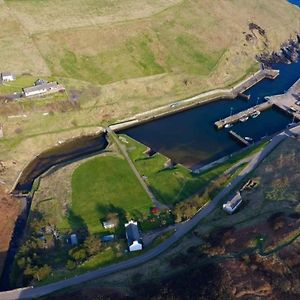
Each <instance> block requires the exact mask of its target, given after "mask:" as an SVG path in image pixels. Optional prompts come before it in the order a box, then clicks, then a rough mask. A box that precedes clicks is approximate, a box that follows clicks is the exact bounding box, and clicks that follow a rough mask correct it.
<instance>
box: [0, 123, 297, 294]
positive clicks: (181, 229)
mask: <svg viewBox="0 0 300 300" xmlns="http://www.w3.org/2000/svg"><path fill="white" fill-rule="evenodd" d="M298 131H299V132H300V126H299V129H298ZM287 136H288V135H287V134H286V133H280V134H279V135H277V136H275V137H274V138H273V139H272V141H271V142H270V143H269V144H268V145H267V146H266V147H265V148H264V149H263V150H262V151H261V152H259V153H257V154H256V155H254V156H253V158H252V160H251V161H250V162H249V164H248V166H247V167H246V168H245V169H243V170H242V172H241V173H240V174H239V176H238V177H236V178H235V179H234V180H233V181H232V182H231V183H230V184H229V185H228V186H227V187H225V188H224V189H223V190H222V191H221V192H220V193H219V194H218V195H217V196H216V197H215V198H214V199H213V200H212V201H211V202H210V203H209V204H208V205H206V206H205V207H203V208H202V209H201V210H200V211H199V212H198V213H197V214H196V215H195V216H194V217H193V218H192V219H190V220H189V221H187V222H185V223H182V224H178V225H177V226H176V228H177V230H176V232H175V233H174V234H173V235H172V236H171V237H170V238H169V239H167V240H166V241H164V242H162V243H161V244H160V245H158V246H157V247H156V248H153V249H151V250H149V251H147V252H145V253H144V254H141V255H140V256H137V257H134V258H132V259H130V260H127V261H123V262H120V263H116V264H113V265H109V266H107V267H103V268H101V269H98V270H95V271H92V272H87V273H84V274H82V275H79V276H77V277H74V278H70V279H66V280H62V281H59V282H56V283H52V284H49V285H45V286H41V287H36V288H33V287H28V288H24V289H19V290H11V291H8V292H2V293H0V300H15V299H32V298H36V297H40V296H44V295H47V294H50V293H53V292H55V291H58V290H60V289H64V288H67V287H70V286H74V285H77V284H81V283H84V282H87V281H89V280H92V279H96V278H100V277H104V276H106V275H109V274H113V273H116V272H119V271H122V270H126V269H129V268H133V267H136V266H138V265H140V264H143V263H145V262H147V261H149V260H151V259H153V258H155V257H157V256H158V255H159V254H161V253H162V252H163V251H165V250H167V249H168V248H169V247H170V246H172V245H173V244H174V243H175V242H177V241H178V240H179V239H181V238H182V237H183V236H184V235H185V234H187V233H188V232H189V231H190V230H191V229H193V228H194V227H195V226H196V225H197V224H198V223H199V221H200V220H202V219H203V218H205V217H206V216H207V215H208V214H209V213H211V212H212V211H213V210H214V209H215V208H216V207H217V205H218V204H219V203H220V201H221V200H222V199H224V197H225V196H226V195H227V194H228V193H230V192H231V191H232V190H233V189H234V188H235V187H236V186H237V185H238V184H240V182H241V181H242V180H243V179H244V178H245V177H246V176H247V175H248V174H249V173H250V172H252V171H253V170H254V169H255V168H256V166H257V165H258V164H259V163H260V162H261V161H262V160H263V159H264V158H265V157H266V156H267V155H268V154H269V153H270V152H271V151H272V150H273V149H274V148H275V147H276V146H277V145H278V144H279V143H280V142H281V141H283V140H284V139H285V138H286V137H287Z"/></svg>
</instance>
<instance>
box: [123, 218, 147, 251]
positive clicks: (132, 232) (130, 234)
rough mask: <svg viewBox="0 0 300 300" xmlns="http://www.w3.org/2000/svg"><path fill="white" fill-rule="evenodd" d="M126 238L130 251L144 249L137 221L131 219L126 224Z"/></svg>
mask: <svg viewBox="0 0 300 300" xmlns="http://www.w3.org/2000/svg"><path fill="white" fill-rule="evenodd" d="M125 229H126V238H127V243H128V248H129V251H130V252H132V251H140V250H142V249H143V243H142V238H141V236H140V232H139V228H138V225H137V222H134V221H130V222H128V223H126V224H125Z"/></svg>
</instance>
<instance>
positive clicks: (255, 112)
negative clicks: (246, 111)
mask: <svg viewBox="0 0 300 300" xmlns="http://www.w3.org/2000/svg"><path fill="white" fill-rule="evenodd" d="M259 115H260V111H258V110H256V111H254V112H253V113H252V114H251V118H253V119H255V118H257V117H258V116H259Z"/></svg>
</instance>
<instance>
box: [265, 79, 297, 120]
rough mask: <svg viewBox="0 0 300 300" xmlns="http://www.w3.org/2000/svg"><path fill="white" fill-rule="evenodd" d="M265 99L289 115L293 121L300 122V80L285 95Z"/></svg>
mask: <svg viewBox="0 0 300 300" xmlns="http://www.w3.org/2000/svg"><path fill="white" fill-rule="evenodd" d="M265 99H266V100H267V101H268V102H269V103H271V104H272V105H274V106H275V107H277V108H279V109H280V110H282V111H284V112H285V113H287V114H289V115H290V116H291V117H292V118H293V121H300V79H298V80H297V81H296V83H295V84H294V85H293V86H292V87H291V88H290V89H289V90H288V91H287V92H286V93H285V94H282V95H276V96H269V97H266V98H265Z"/></svg>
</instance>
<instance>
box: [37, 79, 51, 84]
mask: <svg viewBox="0 0 300 300" xmlns="http://www.w3.org/2000/svg"><path fill="white" fill-rule="evenodd" d="M46 83H48V81H47V80H44V79H38V80H36V81H35V83H34V84H35V85H41V84H46Z"/></svg>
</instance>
